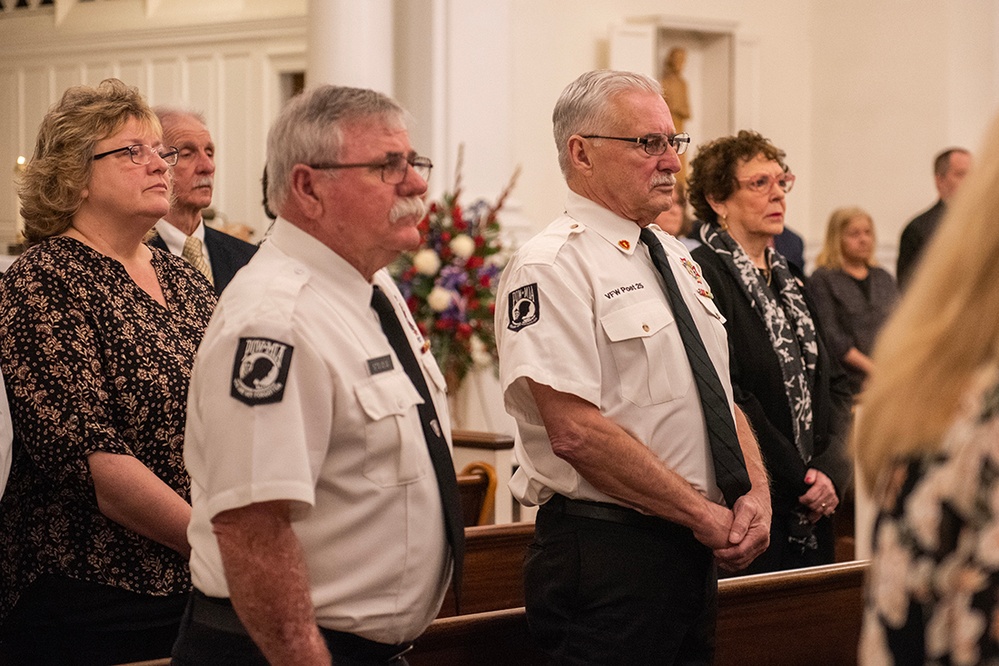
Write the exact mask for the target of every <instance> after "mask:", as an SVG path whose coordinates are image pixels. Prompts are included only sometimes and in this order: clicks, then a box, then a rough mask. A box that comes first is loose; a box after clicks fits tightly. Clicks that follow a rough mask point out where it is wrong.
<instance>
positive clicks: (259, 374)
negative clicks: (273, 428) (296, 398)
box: [230, 338, 295, 407]
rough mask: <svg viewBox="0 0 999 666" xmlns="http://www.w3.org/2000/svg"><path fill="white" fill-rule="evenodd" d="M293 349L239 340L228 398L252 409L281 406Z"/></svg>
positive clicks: (260, 340) (272, 342)
mask: <svg viewBox="0 0 999 666" xmlns="http://www.w3.org/2000/svg"><path fill="white" fill-rule="evenodd" d="M293 351H295V348H294V347H292V346H291V345H288V344H285V343H283V342H278V341H277V340H268V339H267V338H240V339H239V347H237V348H236V361H235V363H233V366H232V390H231V391H230V395H232V397H234V398H236V400H239V401H240V402H244V403H246V404H247V405H250V406H251V407H252V406H254V405H266V404H268V403H272V402H281V400H282V399H283V398H284V388H285V386H286V384H287V381H288V369H289V368H290V367H291V354H292V352H293Z"/></svg>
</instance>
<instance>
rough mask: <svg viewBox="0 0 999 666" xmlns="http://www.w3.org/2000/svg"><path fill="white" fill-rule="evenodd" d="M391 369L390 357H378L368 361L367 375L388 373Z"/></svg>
mask: <svg viewBox="0 0 999 666" xmlns="http://www.w3.org/2000/svg"><path fill="white" fill-rule="evenodd" d="M391 369H392V357H391V356H379V357H378V358H369V359H368V374H371V375H377V374H378V373H380V372H388V371H389V370H391Z"/></svg>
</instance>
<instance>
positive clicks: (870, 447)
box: [854, 119, 999, 666]
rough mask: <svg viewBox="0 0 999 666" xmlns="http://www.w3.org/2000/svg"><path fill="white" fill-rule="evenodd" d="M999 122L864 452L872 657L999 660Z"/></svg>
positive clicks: (880, 398)
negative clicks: (870, 512) (874, 513)
mask: <svg viewBox="0 0 999 666" xmlns="http://www.w3.org/2000/svg"><path fill="white" fill-rule="evenodd" d="M997 210H999V119H997V121H996V122H995V123H994V124H993V126H992V128H991V130H990V133H989V134H988V138H987V144H986V146H985V150H984V151H983V153H982V158H981V161H980V162H978V163H976V165H975V168H974V169H973V170H972V172H971V173H970V174H969V176H968V178H967V180H966V181H965V185H964V186H963V188H962V190H961V192H960V193H959V194H958V197H957V200H956V201H954V202H953V206H951V209H950V211H949V213H948V215H947V217H946V218H945V219H944V221H943V223H942V227H941V229H940V232H939V234H938V238H940V239H941V240H940V242H939V243H936V244H934V245H933V246H932V247H931V248H930V250H929V252H928V254H927V256H926V257H925V259H924V260H923V262H922V263H921V265H920V270H919V272H918V273H917V275H916V276H915V278H914V282H913V284H912V287H911V288H910V289H908V290H907V291H906V292H905V293H906V295H905V297H904V298H903V300H902V303H901V305H900V306H899V309H898V311H897V313H896V314H895V315H894V316H893V317H892V318H891V319H889V322H888V325H887V326H886V328H885V329H884V331H883V332H882V335H881V338H880V339H879V342H878V344H877V346H876V348H875V352H874V357H873V360H874V367H875V370H874V374H873V376H872V377H873V379H872V381H871V385H870V387H869V389H868V390H867V391H866V392H865V393H864V394H862V397H861V404H860V412H859V418H858V423H857V430H856V433H855V438H854V447H855V451H856V454H857V457H858V460H859V463H860V467H861V470H862V472H863V477H864V481H865V483H866V484H867V487H868V488H869V489H871V491H872V495H873V497H874V498H875V501H876V502H877V504H878V517H877V520H876V523H875V528H874V541H873V543H874V555H873V558H872V561H871V570H870V576H869V579H868V586H867V606H866V612H865V617H864V625H863V633H862V638H861V646H860V662H861V663H862V664H865V665H868V666H873V665H878V666H880V665H881V664H906V665H908V664H951V665H956V664H985V663H997V662H999V327H997V326H996V322H997V321H999V261H997V259H996V258H997V257H999V223H997V220H996V211H997Z"/></svg>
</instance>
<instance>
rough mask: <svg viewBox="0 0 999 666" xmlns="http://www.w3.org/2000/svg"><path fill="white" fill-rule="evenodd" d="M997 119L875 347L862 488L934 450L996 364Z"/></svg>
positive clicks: (856, 437) (862, 425) (860, 447)
mask: <svg viewBox="0 0 999 666" xmlns="http://www.w3.org/2000/svg"><path fill="white" fill-rule="evenodd" d="M996 210H999V117H997V118H996V119H995V120H994V121H993V123H992V125H991V127H990V129H989V131H988V133H987V134H986V140H985V145H984V147H983V150H982V157H981V160H979V161H977V162H976V163H975V165H974V167H973V168H972V170H971V172H970V173H969V174H968V177H967V178H966V179H965V181H964V182H963V183H962V185H961V189H960V190H959V191H958V193H957V195H956V196H955V198H954V200H953V201H952V202H951V204H950V205H949V206H948V213H947V215H946V216H945V218H944V219H943V221H942V222H941V225H940V227H939V229H938V230H937V232H936V233H935V234H934V237H933V238H934V240H933V241H932V242H931V243H930V246H929V248H928V249H927V251H926V254H925V255H924V257H923V258H922V260H921V261H920V265H919V268H918V269H917V272H916V274H915V276H914V277H913V280H912V282H911V284H910V286H909V287H908V289H906V292H905V294H906V295H905V297H904V298H903V300H902V302H901V304H900V305H899V308H898V309H897V310H896V312H895V314H894V315H893V316H892V317H891V319H889V321H888V323H887V325H886V326H885V328H884V330H883V331H882V332H881V335H880V337H879V338H878V343H877V345H876V346H875V350H874V354H873V358H874V364H875V367H876V370H875V372H874V374H873V375H872V378H871V379H872V381H871V383H870V386H869V388H868V389H867V390H866V391H865V392H864V393H863V394H862V395H861V404H860V409H859V411H858V419H857V424H856V428H855V431H854V434H853V442H852V446H853V449H854V453H855V455H856V456H857V460H858V462H859V464H860V469H861V472H862V475H863V480H864V482H865V483H866V485H867V487H868V489H872V488H874V486H875V481H876V480H877V478H878V475H879V474H880V473H881V472H882V471H883V470H885V469H886V468H887V467H888V466H889V465H890V464H891V462H892V460H893V459H894V458H896V457H898V456H905V455H907V454H926V453H932V452H935V451H937V450H938V449H939V447H940V443H941V438H942V436H943V435H944V433H945V431H946V430H947V428H948V426H949V425H950V424H951V423H952V421H953V420H954V418H955V416H956V415H957V412H958V409H959V407H960V405H961V402H962V400H963V399H964V396H965V393H966V391H967V390H968V388H969V387H970V386H971V385H972V382H973V380H975V379H976V376H977V375H978V373H979V372H980V371H981V370H982V369H986V368H987V367H988V366H990V365H992V364H994V363H995V362H996V361H997V360H999V353H997V351H999V350H997V342H999V328H997V326H996V320H997V319H999V224H997V223H996Z"/></svg>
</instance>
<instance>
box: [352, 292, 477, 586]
mask: <svg viewBox="0 0 999 666" xmlns="http://www.w3.org/2000/svg"><path fill="white" fill-rule="evenodd" d="M371 307H372V309H374V311H375V312H376V313H378V319H379V320H380V321H381V323H382V331H383V332H384V333H385V337H386V338H388V341H389V344H390V345H392V350H393V351H394V352H395V355H396V356H397V357H398V358H399V362H400V363H402V368H403V370H405V371H406V374H407V375H409V379H410V381H412V382H413V386H415V387H416V390H417V391H419V393H420V397H422V398H423V404H422V405H418V408H419V412H420V421H421V423H422V424H423V435H424V437H425V439H426V440H427V448H428V449H429V450H430V462H431V463H432V464H433V466H434V473H435V474H436V475H437V488H438V489H439V490H440V494H441V504H442V505H443V507H444V527H445V528H446V530H447V540H448V543H449V544H450V545H451V552H452V554H453V555H454V575H453V578H452V580H451V584H452V585H453V586H454V597H455V603H459V600H460V599H461V571H462V563H463V561H464V557H465V523H464V520H463V519H462V514H461V498H460V497H459V495H458V481H457V479H456V478H455V474H454V462H453V461H452V460H451V451H450V449H449V448H448V445H447V440H446V439H445V438H444V433H443V432H442V431H441V425H440V421H438V420H437V410H436V409H434V401H433V399H432V398H431V397H430V390H429V389H428V388H427V381H426V379H424V378H423V371H422V370H421V369H420V364H419V362H418V361H417V360H416V356H415V355H414V354H413V348H412V347H410V346H409V339H408V338H407V337H406V332H405V331H403V330H402V324H400V323H399V318H398V317H397V316H396V314H395V310H394V309H393V308H392V302H391V301H389V299H388V296H386V295H385V293H384V292H383V291H382V290H381V289H380V288H379V287H378V286H375V288H374V292H373V293H372V294H371Z"/></svg>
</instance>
